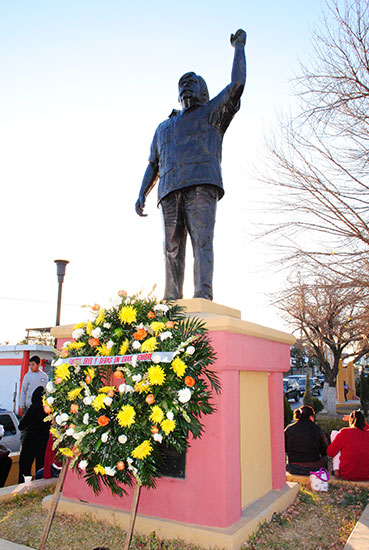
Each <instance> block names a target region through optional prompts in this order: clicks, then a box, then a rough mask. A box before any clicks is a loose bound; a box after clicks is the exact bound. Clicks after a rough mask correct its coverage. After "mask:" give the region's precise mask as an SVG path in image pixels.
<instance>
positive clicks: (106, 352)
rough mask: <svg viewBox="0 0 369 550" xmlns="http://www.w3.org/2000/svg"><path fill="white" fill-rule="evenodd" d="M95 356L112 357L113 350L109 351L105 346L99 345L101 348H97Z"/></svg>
mask: <svg viewBox="0 0 369 550" xmlns="http://www.w3.org/2000/svg"><path fill="white" fill-rule="evenodd" d="M97 354H98V355H112V354H113V348H112V347H111V348H110V349H109V348H108V347H107V345H106V344H101V346H99V347H98V348H97Z"/></svg>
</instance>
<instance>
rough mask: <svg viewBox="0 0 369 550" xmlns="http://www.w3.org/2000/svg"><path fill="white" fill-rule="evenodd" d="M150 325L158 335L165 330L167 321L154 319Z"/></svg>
mask: <svg viewBox="0 0 369 550" xmlns="http://www.w3.org/2000/svg"><path fill="white" fill-rule="evenodd" d="M150 327H151V328H152V330H153V331H154V333H155V335H157V334H159V333H160V332H163V330H164V329H165V323H163V321H153V322H152V323H151V324H150Z"/></svg>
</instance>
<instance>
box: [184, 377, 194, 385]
mask: <svg viewBox="0 0 369 550" xmlns="http://www.w3.org/2000/svg"><path fill="white" fill-rule="evenodd" d="M184 383H185V384H186V386H189V387H190V388H192V386H194V385H195V380H194V379H193V378H192V376H186V378H185V379H184Z"/></svg>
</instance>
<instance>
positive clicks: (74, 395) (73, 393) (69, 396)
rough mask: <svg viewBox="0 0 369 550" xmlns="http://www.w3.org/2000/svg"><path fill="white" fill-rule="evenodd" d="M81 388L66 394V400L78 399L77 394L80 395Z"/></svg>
mask: <svg viewBox="0 0 369 550" xmlns="http://www.w3.org/2000/svg"><path fill="white" fill-rule="evenodd" d="M82 389H83V388H74V390H70V391H69V392H68V399H69V401H74V399H76V397H79V394H80V393H81V391H82Z"/></svg>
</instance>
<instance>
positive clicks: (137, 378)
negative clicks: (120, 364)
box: [132, 374, 142, 382]
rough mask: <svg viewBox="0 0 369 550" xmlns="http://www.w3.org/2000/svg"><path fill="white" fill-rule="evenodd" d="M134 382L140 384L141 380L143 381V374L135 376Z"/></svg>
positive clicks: (133, 377)
mask: <svg viewBox="0 0 369 550" xmlns="http://www.w3.org/2000/svg"><path fill="white" fill-rule="evenodd" d="M132 380H133V382H139V381H140V380H142V376H141V374H134V375H133V376H132Z"/></svg>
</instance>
